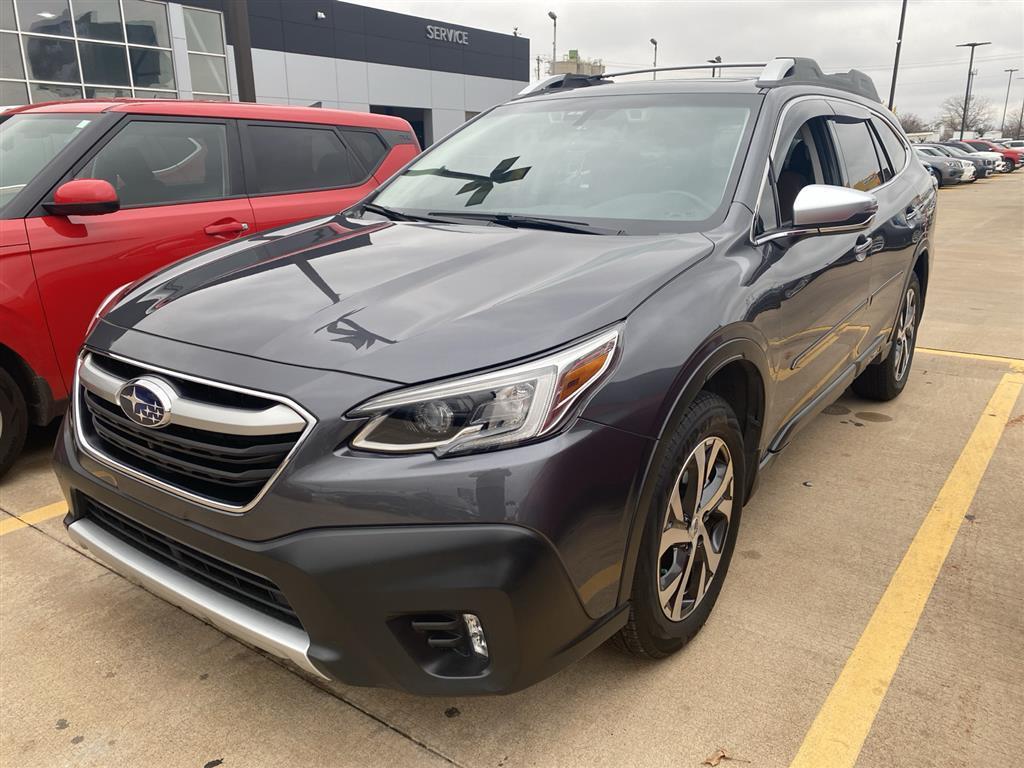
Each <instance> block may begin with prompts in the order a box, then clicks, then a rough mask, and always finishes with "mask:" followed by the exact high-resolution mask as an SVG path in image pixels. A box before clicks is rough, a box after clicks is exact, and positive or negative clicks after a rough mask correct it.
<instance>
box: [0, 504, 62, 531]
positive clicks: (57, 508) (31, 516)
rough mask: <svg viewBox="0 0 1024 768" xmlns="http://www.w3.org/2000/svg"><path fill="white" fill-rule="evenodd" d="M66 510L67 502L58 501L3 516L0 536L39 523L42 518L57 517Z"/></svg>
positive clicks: (0, 522)
mask: <svg viewBox="0 0 1024 768" xmlns="http://www.w3.org/2000/svg"><path fill="white" fill-rule="evenodd" d="M67 511H68V505H67V502H64V501H58V502H55V503H53V504H47V505H46V506H45V507H40V508H39V509H33V510H32V511H31V512H26V513H25V514H23V515H17V516H16V517H5V518H4V519H3V520H0V536H3V535H4V534H7V533H11V532H12V531H17V530H19V529H21V528H26V527H28V526H30V525H35V524H36V523H41V522H42V521H43V520H49V519H50V518H51V517H59V516H60V515H63V514H66V513H67Z"/></svg>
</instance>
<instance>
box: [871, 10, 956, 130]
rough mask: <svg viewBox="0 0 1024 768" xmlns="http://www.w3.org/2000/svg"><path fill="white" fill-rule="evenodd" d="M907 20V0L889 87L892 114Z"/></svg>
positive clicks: (901, 14) (897, 39) (897, 36)
mask: <svg viewBox="0 0 1024 768" xmlns="http://www.w3.org/2000/svg"><path fill="white" fill-rule="evenodd" d="M906 18H907V0H903V7H902V8H901V9H900V31H899V32H897V33H896V60H895V61H894V62H893V63H892V85H890V86H889V111H890V112H892V104H893V101H894V100H895V99H896V73H897V72H899V71H900V47H901V46H902V45H903V22H904V20H906ZM972 52H973V49H972Z"/></svg>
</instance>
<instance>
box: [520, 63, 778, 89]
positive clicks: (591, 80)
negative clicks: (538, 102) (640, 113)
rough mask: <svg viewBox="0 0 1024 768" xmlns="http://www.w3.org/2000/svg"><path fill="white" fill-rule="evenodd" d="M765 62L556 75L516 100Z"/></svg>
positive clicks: (738, 67)
mask: <svg viewBox="0 0 1024 768" xmlns="http://www.w3.org/2000/svg"><path fill="white" fill-rule="evenodd" d="M763 66H764V62H760V63H757V64H721V63H717V62H716V63H714V64H712V63H710V62H708V63H707V64H686V65H684V66H681V67H649V68H647V69H630V70H626V71H625V72H608V73H605V74H603V75H577V74H573V73H569V74H567V75H554V76H552V77H549V78H547V79H546V80H541V81H540V82H539V83H536V84H535V85H528V86H526V87H525V88H523V90H521V91H520V92H519V93H518V94H516V98H521V97H524V96H536V95H538V94H541V93H550V92H551V91H568V90H572V89H573V88H585V87H587V86H589V85H604V84H605V83H610V82H611V79H610V78H613V77H622V76H624V75H646V74H651V73H654V72H680V71H683V70H700V69H708V70H710V69H730V68H732V69H740V68H744V67H745V68H747V69H750V68H753V67H763Z"/></svg>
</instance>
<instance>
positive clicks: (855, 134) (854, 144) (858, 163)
mask: <svg viewBox="0 0 1024 768" xmlns="http://www.w3.org/2000/svg"><path fill="white" fill-rule="evenodd" d="M832 125H833V127H834V129H835V134H836V139H837V140H838V141H839V147H840V149H841V150H842V153H843V159H844V161H845V162H846V186H848V187H852V188H853V189H859V190H861V191H867V190H869V189H874V188H875V187H877V186H880V185H881V184H882V181H883V179H882V169H881V166H880V165H879V163H878V155H877V154H876V152H875V144H874V140H873V139H872V138H871V133H870V132H869V129H868V124H867V122H865V121H863V120H858V121H857V122H852V123H849V122H839V121H838V120H836V121H833V123H832Z"/></svg>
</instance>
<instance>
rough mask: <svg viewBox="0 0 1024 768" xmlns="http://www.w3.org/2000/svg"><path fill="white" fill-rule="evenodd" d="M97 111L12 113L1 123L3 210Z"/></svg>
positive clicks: (0, 191) (0, 200) (0, 199)
mask: <svg viewBox="0 0 1024 768" xmlns="http://www.w3.org/2000/svg"><path fill="white" fill-rule="evenodd" d="M94 119H95V115H68V114H65V115H32V114H28V115H12V116H11V117H9V118H8V119H7V120H5V121H4V122H2V123H0V213H3V209H4V207H6V205H7V204H8V203H9V202H10V201H11V200H13V199H14V196H15V195H17V194H18V193H19V192H20V191H21V189H22V187H24V186H25V185H26V184H28V183H29V182H30V181H32V179H33V178H34V177H35V175H36V174H37V173H39V171H40V170H41V169H42V167H43V166H44V165H46V164H47V163H48V162H50V161H51V160H53V158H55V157H56V156H57V153H58V152H60V151H61V150H62V149H63V148H64V145H66V144H67V143H68V142H69V141H71V139H73V138H74V137H75V136H76V135H77V134H78V132H79V131H81V130H82V129H83V128H85V126H87V125H88V124H89V123H90V122H92V121H93V120H94Z"/></svg>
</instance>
